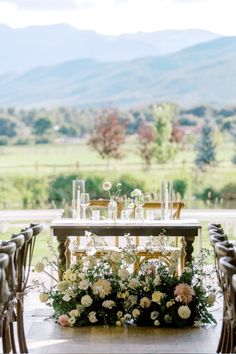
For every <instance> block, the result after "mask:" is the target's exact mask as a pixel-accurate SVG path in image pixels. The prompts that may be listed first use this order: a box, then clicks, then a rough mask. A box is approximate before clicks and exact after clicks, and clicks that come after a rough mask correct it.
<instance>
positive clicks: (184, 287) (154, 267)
mask: <svg viewBox="0 0 236 354" xmlns="http://www.w3.org/2000/svg"><path fill="white" fill-rule="evenodd" d="M87 237H88V241H89V238H91V241H90V242H89V243H88V244H89V245H90V246H88V247H87V256H86V257H84V258H83V259H82V258H81V261H80V262H79V263H77V264H75V265H72V266H71V268H70V269H67V270H66V271H65V272H64V275H63V280H62V281H60V282H58V283H57V284H56V285H55V286H53V287H51V288H50V289H47V288H45V286H44V285H43V284H41V286H42V287H43V291H42V293H41V294H40V299H41V301H42V302H46V303H47V304H48V305H50V306H52V307H53V311H54V313H53V317H54V318H55V320H56V321H57V322H58V323H59V324H60V325H62V326H71V327H73V326H83V325H94V324H96V325H97V324H100V325H106V326H109V325H116V326H122V325H129V324H136V325H140V326H144V325H145V326H156V327H159V326H161V327H184V326H189V325H192V326H197V327H200V326H201V325H204V324H208V323H215V320H214V318H213V316H212V315H211V314H210V313H209V312H208V307H210V306H211V305H213V303H214V300H215V294H214V289H212V286H211V281H210V278H211V273H209V270H207V269H206V268H205V269H203V263H204V262H205V261H206V258H205V257H206V256H205V254H204V253H201V255H200V256H199V258H197V259H196V260H195V262H193V263H192V264H189V265H188V266H187V267H185V268H184V270H183V273H182V274H181V275H180V276H178V275H177V273H176V269H177V264H178V261H179V255H180V254H179V252H176V250H175V251H173V252H172V253H171V258H170V259H171V262H170V265H169V266H166V265H164V264H162V263H160V262H158V261H153V262H151V263H150V262H146V263H143V266H142V268H141V270H140V273H137V272H135V271H133V270H132V269H133V263H134V261H136V260H137V258H138V256H137V254H136V248H135V245H134V244H133V242H132V239H130V237H129V235H125V236H124V238H125V240H126V246H125V247H124V248H123V249H122V251H121V252H115V251H113V252H110V253H105V254H102V253H101V254H102V255H101V256H100V257H95V254H96V251H100V252H101V250H102V248H100V247H101V243H99V245H98V244H96V239H97V237H96V235H93V234H88V235H87ZM99 241H100V238H99ZM91 242H92V243H91ZM35 270H36V271H37V272H42V271H44V270H45V266H44V263H42V262H40V263H38V264H36V266H35ZM202 279H208V283H206V284H203V280H202ZM37 285H38V284H37Z"/></svg>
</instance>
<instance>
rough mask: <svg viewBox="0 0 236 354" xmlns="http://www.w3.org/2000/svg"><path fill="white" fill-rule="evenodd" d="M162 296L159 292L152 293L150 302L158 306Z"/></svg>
mask: <svg viewBox="0 0 236 354" xmlns="http://www.w3.org/2000/svg"><path fill="white" fill-rule="evenodd" d="M164 295H165V294H163V293H162V292H161V291H154V293H153V294H152V301H153V302H156V303H157V304H159V305H160V304H161V300H162V298H163V297H164Z"/></svg>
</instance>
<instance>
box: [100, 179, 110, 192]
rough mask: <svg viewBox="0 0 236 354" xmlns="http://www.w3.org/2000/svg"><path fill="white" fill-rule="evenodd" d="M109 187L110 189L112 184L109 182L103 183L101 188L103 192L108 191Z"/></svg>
mask: <svg viewBox="0 0 236 354" xmlns="http://www.w3.org/2000/svg"><path fill="white" fill-rule="evenodd" d="M111 187H112V184H111V182H108V181H106V182H104V183H103V186H102V188H103V190H104V191H109V190H110V189H111Z"/></svg>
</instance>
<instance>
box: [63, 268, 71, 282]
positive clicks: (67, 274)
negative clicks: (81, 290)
mask: <svg viewBox="0 0 236 354" xmlns="http://www.w3.org/2000/svg"><path fill="white" fill-rule="evenodd" d="M71 274H72V271H71V269H67V270H66V271H65V272H64V274H63V278H64V279H65V280H66V281H69V280H70V276H71Z"/></svg>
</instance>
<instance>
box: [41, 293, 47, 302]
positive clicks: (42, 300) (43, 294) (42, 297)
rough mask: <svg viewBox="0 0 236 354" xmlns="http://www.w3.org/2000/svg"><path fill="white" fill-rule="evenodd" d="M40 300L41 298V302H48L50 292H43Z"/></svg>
mask: <svg viewBox="0 0 236 354" xmlns="http://www.w3.org/2000/svg"><path fill="white" fill-rule="evenodd" d="M39 300H40V301H41V302H47V301H48V294H46V293H41V294H40V295H39Z"/></svg>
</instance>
